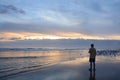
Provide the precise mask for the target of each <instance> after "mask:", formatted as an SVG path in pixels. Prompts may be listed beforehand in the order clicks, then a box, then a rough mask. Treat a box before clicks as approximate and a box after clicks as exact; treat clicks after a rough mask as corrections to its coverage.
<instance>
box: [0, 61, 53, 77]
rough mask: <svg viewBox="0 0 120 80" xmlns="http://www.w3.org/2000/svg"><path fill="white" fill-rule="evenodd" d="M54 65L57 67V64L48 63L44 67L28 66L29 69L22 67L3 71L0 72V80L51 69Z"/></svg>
mask: <svg viewBox="0 0 120 80" xmlns="http://www.w3.org/2000/svg"><path fill="white" fill-rule="evenodd" d="M52 65H55V64H51V63H46V64H44V65H34V66H28V67H22V68H11V69H7V70H3V71H0V79H2V78H3V79H4V78H6V77H9V76H12V75H17V74H20V73H25V72H30V71H35V70H39V69H44V68H47V67H50V66H52Z"/></svg>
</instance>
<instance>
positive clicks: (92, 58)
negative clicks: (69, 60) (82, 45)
mask: <svg viewBox="0 0 120 80" xmlns="http://www.w3.org/2000/svg"><path fill="white" fill-rule="evenodd" d="M89 54H90V57H89V62H90V69H89V70H92V63H93V69H94V70H95V57H96V49H95V48H94V44H91V48H90V49H89Z"/></svg>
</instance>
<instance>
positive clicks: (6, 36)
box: [0, 32, 120, 41]
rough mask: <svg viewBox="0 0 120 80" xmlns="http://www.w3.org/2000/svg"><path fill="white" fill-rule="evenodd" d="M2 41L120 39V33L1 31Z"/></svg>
mask: <svg viewBox="0 0 120 80" xmlns="http://www.w3.org/2000/svg"><path fill="white" fill-rule="evenodd" d="M0 38H1V40H2V41H14V40H26V39H36V40H39V39H102V40H104V39H116V40H120V35H112V36H93V35H87V34H81V33H74V32H58V33H55V34H42V33H31V32H4V33H0Z"/></svg>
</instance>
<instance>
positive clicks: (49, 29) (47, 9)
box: [0, 0, 120, 41]
mask: <svg viewBox="0 0 120 80" xmlns="http://www.w3.org/2000/svg"><path fill="white" fill-rule="evenodd" d="M119 26H120V0H0V41H11V40H26V39H37V40H38V39H69V38H71V39H78V38H80V39H81V38H82V39H117V40H120V27H119Z"/></svg>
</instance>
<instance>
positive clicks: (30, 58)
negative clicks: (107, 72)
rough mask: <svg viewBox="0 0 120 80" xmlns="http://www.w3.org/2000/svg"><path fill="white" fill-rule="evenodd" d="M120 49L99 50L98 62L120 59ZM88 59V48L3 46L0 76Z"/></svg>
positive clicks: (0, 50) (0, 59)
mask: <svg viewBox="0 0 120 80" xmlns="http://www.w3.org/2000/svg"><path fill="white" fill-rule="evenodd" d="M119 57H120V49H117V50H109V49H106V50H104V49H99V50H97V62H101V61H118V62H119V61H120V58H119ZM79 58H80V59H84V58H85V61H88V59H89V54H88V49H42V48H1V49H0V77H5V76H8V75H12V74H16V73H19V72H27V71H31V70H35V69H39V68H44V67H46V66H51V65H54V64H59V63H61V62H65V61H72V60H75V59H79Z"/></svg>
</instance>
